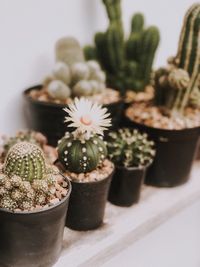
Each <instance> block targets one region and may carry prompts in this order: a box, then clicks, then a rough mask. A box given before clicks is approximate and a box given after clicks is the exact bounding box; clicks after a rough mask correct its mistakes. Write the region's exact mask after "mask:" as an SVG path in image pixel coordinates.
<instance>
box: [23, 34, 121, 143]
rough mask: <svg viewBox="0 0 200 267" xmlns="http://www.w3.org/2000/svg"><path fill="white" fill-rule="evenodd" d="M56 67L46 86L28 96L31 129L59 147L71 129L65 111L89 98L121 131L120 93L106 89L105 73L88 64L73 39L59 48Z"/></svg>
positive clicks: (60, 42) (31, 90)
mask: <svg viewBox="0 0 200 267" xmlns="http://www.w3.org/2000/svg"><path fill="white" fill-rule="evenodd" d="M55 54H56V63H55V66H54V68H53V71H52V73H51V74H50V75H48V76H47V77H46V78H45V79H44V82H43V84H42V85H40V86H35V87H32V88H29V89H27V90H26V91H25V92H24V96H25V100H26V102H25V103H26V105H27V110H28V116H27V118H28V122H30V127H31V128H33V129H35V130H37V131H40V132H42V133H43V134H45V135H46V136H47V138H48V140H49V143H50V144H52V145H56V144H57V141H58V139H60V138H61V137H62V136H63V135H64V133H65V131H66V129H67V128H66V127H67V125H64V124H63V121H64V116H65V113H64V111H63V108H64V107H66V105H68V104H69V103H71V102H73V99H74V98H75V97H81V96H83V97H87V98H89V99H91V100H92V101H94V102H97V103H100V104H103V105H105V106H106V107H107V108H108V109H109V111H110V113H111V114H112V116H111V117H112V120H113V125H114V126H115V127H117V124H118V122H119V118H120V111H121V110H122V108H120V106H121V107H122V103H121V98H120V94H119V92H118V91H116V90H113V89H110V88H106V83H105V79H106V77H105V73H104V71H102V69H101V67H100V65H99V64H98V62H97V61H95V60H89V61H86V60H85V58H84V55H83V49H82V48H81V47H80V44H79V42H78V41H77V40H76V39H75V38H73V37H65V38H61V39H59V40H58V41H57V43H56V45H55Z"/></svg>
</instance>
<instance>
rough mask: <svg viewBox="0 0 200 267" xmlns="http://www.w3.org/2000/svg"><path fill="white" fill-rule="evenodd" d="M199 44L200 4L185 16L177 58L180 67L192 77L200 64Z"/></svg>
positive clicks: (194, 6) (191, 8) (195, 5)
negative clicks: (196, 66)
mask: <svg viewBox="0 0 200 267" xmlns="http://www.w3.org/2000/svg"><path fill="white" fill-rule="evenodd" d="M199 43H200V4H199V3H197V4H194V5H192V6H191V7H190V8H189V10H188V11H187V13H186V15H185V18H184V23H183V27H182V30H181V35H180V40H179V47H178V53H177V56H176V58H177V61H178V67H179V68H182V69H184V70H186V71H187V72H188V73H189V75H190V76H192V74H193V72H194V68H195V65H196V61H198V62H199V57H200V49H199ZM198 64H199V63H198Z"/></svg>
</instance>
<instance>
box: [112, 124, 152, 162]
mask: <svg viewBox="0 0 200 267" xmlns="http://www.w3.org/2000/svg"><path fill="white" fill-rule="evenodd" d="M107 147H108V155H109V158H110V159H111V160H112V161H113V162H114V163H115V164H116V165H117V166H125V167H143V166H147V165H149V164H150V163H151V162H152V161H153V158H154V156H155V149H154V143H153V141H149V140H148V136H147V134H141V133H140V132H138V130H131V129H128V128H124V129H119V130H118V131H117V132H110V133H109V134H108V144H107Z"/></svg>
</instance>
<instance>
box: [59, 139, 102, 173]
mask: <svg viewBox="0 0 200 267" xmlns="http://www.w3.org/2000/svg"><path fill="white" fill-rule="evenodd" d="M58 154H59V159H60V162H61V163H62V164H63V166H65V168H66V169H67V170H69V171H71V172H75V173H85V172H90V171H92V170H94V169H96V167H97V166H98V165H100V164H101V163H102V162H103V160H104V159H105V158H106V157H107V148H106V145H105V143H104V141H103V140H102V139H101V138H100V137H99V136H94V137H91V138H89V139H88V140H84V141H82V140H74V137H73V135H72V134H67V135H65V136H64V137H63V138H62V139H61V141H60V142H59V145H58Z"/></svg>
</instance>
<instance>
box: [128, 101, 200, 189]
mask: <svg viewBox="0 0 200 267" xmlns="http://www.w3.org/2000/svg"><path fill="white" fill-rule="evenodd" d="M184 118H185V119H184V120H183V119H182V118H180V117H178V116H174V117H173V118H170V117H169V114H167V113H165V111H162V110H160V109H158V108H157V107H153V106H148V105H145V104H137V105H136V104H135V105H132V106H131V107H129V108H128V109H127V110H126V115H125V118H124V119H125V120H126V125H127V126H129V127H131V128H137V129H139V130H140V131H143V132H146V133H147V134H148V135H149V136H150V138H151V139H153V140H154V142H155V145H156V157H155V160H154V163H153V164H152V166H151V167H150V168H149V170H148V172H147V176H146V180H145V182H146V183H147V184H150V185H154V186H161V187H172V186H177V185H180V184H183V183H185V182H186V181H187V180H188V179H189V176H190V171H191V167H192V163H193V160H194V157H195V152H196V147H197V142H198V137H199V133H200V126H199V125H200V119H199V118H200V113H199V110H196V109H190V108H187V109H186V111H185V116H184Z"/></svg>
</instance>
